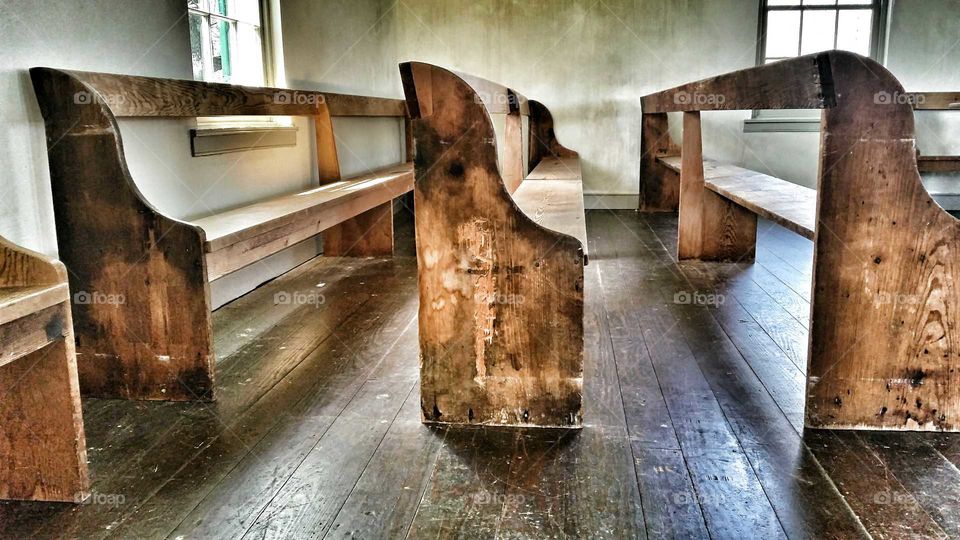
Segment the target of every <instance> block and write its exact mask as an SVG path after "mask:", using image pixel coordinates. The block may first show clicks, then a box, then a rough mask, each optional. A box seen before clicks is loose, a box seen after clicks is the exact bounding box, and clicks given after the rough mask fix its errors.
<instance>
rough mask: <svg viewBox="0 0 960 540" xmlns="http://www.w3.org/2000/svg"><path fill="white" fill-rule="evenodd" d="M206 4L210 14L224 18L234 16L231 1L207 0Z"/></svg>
mask: <svg viewBox="0 0 960 540" xmlns="http://www.w3.org/2000/svg"><path fill="white" fill-rule="evenodd" d="M207 2H209V3H210V13H216V14H217V15H224V16H226V17H233V16H234V13H233V12H234V9H233V0H207Z"/></svg>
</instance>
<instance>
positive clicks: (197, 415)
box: [0, 211, 960, 539]
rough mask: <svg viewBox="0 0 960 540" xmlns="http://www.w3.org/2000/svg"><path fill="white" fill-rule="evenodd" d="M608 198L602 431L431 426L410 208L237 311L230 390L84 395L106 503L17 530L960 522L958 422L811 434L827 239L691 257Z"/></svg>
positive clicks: (628, 534)
mask: <svg viewBox="0 0 960 540" xmlns="http://www.w3.org/2000/svg"><path fill="white" fill-rule="evenodd" d="M407 217H408V216H407ZM587 218H588V219H587V225H588V236H589V243H590V251H591V261H590V264H589V265H588V266H587V267H586V269H585V270H586V273H585V296H586V304H585V312H586V315H585V321H584V327H585V356H584V360H585V368H584V411H585V416H584V424H585V425H584V428H583V429H582V430H561V429H545V430H537V429H524V430H515V429H503V428H495V429H489V428H487V429H484V428H475V427H474V428H456V427H445V428H435V427H428V426H426V425H424V424H422V423H421V422H420V399H419V390H418V386H417V377H418V336H417V330H418V329H417V325H416V313H417V291H416V261H415V259H414V258H413V257H412V256H411V255H412V253H413V247H414V246H413V235H412V229H411V223H410V221H409V219H404V218H403V217H402V218H401V219H400V220H399V221H398V231H399V233H400V237H399V241H398V243H397V251H398V255H397V257H395V258H392V259H387V258H362V259H336V258H322V257H321V258H318V259H315V260H313V261H310V262H308V263H306V264H304V265H302V266H300V267H298V268H296V269H294V270H293V271H291V272H289V273H287V274H285V275H284V276H281V277H280V278H278V279H276V280H274V281H272V282H270V283H267V284H265V285H263V286H262V287H260V288H258V289H256V290H255V291H253V292H251V293H250V294H247V295H245V296H244V297H242V298H239V299H237V300H235V301H233V302H231V303H230V304H227V305H226V306H224V307H223V308H221V309H219V310H217V311H216V312H215V313H214V346H215V350H216V351H217V354H218V358H219V364H218V381H217V385H218V387H217V390H218V392H219V396H218V397H219V399H218V401H217V402H216V403H214V404H196V403H142V402H130V401H120V400H97V399H86V400H84V420H85V423H86V431H87V442H88V446H89V451H88V453H89V460H90V467H91V473H92V478H93V482H94V483H93V491H94V493H95V494H96V495H97V497H95V498H94V499H93V500H92V502H91V503H88V504H83V505H76V506H74V505H64V504H45V503H24V502H5V503H0V538H30V537H35V538H62V537H68V538H94V539H99V538H138V539H139V538H157V539H163V538H169V539H187V538H223V539H227V538H229V539H233V538H344V537H355V538H451V537H453V538H483V539H486V538H504V539H506V538H509V539H514V538H516V539H521V538H524V539H525V538H651V539H653V538H683V539H688V538H713V539H718V538H791V539H793V538H868V537H872V538H894V539H900V538H960V469H958V466H960V436H958V435H955V434H943V433H890V432H884V433H878V432H846V431H835V432H830V431H805V430H804V429H803V403H804V386H805V377H804V370H805V366H806V355H807V327H808V326H809V324H808V320H809V309H810V303H809V297H810V279H811V273H812V243H811V242H809V241H808V240H806V239H804V238H802V237H800V236H799V235H796V234H793V233H791V232H789V231H786V230H785V229H783V228H781V227H779V226H776V225H773V224H771V223H769V222H765V221H761V223H760V226H759V230H760V234H759V240H758V246H757V257H756V261H755V262H754V263H746V262H741V263H734V264H718V263H698V262H689V261H685V262H683V263H678V262H677V260H676V217H675V216H671V215H666V214H657V215H653V214H637V213H635V212H628V211H591V212H588V216H587ZM295 293H297V295H298V297H300V298H307V299H310V300H309V301H308V302H306V303H296V302H294V303H286V302H281V301H278V300H277V299H278V298H282V297H283V296H284V295H287V296H289V295H292V294H295ZM278 295H279V296H278Z"/></svg>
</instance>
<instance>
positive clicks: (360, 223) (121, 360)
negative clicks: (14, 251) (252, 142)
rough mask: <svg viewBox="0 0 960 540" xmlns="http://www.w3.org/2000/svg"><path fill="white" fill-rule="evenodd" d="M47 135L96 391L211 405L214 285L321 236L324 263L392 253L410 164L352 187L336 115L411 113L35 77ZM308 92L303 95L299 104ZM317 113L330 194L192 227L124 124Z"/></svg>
mask: <svg viewBox="0 0 960 540" xmlns="http://www.w3.org/2000/svg"><path fill="white" fill-rule="evenodd" d="M31 77H32V79H33V83H34V88H35V91H36V94H37V98H38V101H39V103H40V109H41V112H42V114H43V117H44V120H45V123H46V127H47V146H48V157H49V162H50V173H51V183H52V185H53V196H54V197H53V198H54V212H55V216H56V218H57V220H56V221H57V234H58V242H59V245H60V253H61V256H62V258H63V260H64V261H65V262H66V264H67V265H68V267H69V268H70V269H71V286H72V287H73V290H74V291H75V293H76V294H77V295H78V299H79V300H80V301H78V302H75V303H74V307H73V311H74V319H75V320H76V325H77V326H76V330H77V335H78V338H77V343H78V352H79V354H78V356H79V366H80V368H79V369H80V379H81V389H82V390H83V392H84V393H85V394H87V395H91V396H99V397H116V398H128V399H147V400H173V401H212V400H213V399H214V397H215V395H214V386H215V358H214V353H213V346H212V323H211V315H210V310H211V302H210V282H211V281H214V280H216V279H220V278H221V277H223V276H225V275H227V274H229V273H231V272H234V271H237V270H239V269H241V268H244V267H246V266H249V265H251V264H253V263H255V262H257V261H259V260H261V259H263V258H264V257H267V256H269V255H272V254H274V253H277V252H279V251H282V250H283V249H286V248H287V247H290V246H292V245H293V244H295V243H297V242H300V241H303V240H307V239H309V238H311V237H314V236H317V235H318V234H325V235H326V236H327V242H328V246H327V248H326V249H325V254H326V255H336V256H345V255H354V256H369V255H391V254H392V253H393V219H392V217H393V214H392V200H393V199H394V198H396V197H399V196H402V195H403V194H405V193H407V192H409V191H411V190H412V189H413V171H412V165H409V164H400V165H398V166H396V167H393V168H389V167H388V168H385V169H383V170H379V171H373V172H371V173H370V174H366V175H360V176H357V177H353V178H346V179H344V178H341V177H340V169H339V162H338V161H337V153H336V145H335V138H334V136H333V131H332V120H331V118H332V117H335V116H354V117H396V118H405V117H406V106H405V103H404V101H403V100H397V99H385V98H375V97H367V96H351V95H343V94H334V93H321V92H311V91H299V90H288V89H277V88H248V87H241V86H231V85H224V84H214V83H205V82H198V81H181V80H173V79H160V78H153V77H139V76H130V75H115V74H108V73H90V72H79V71H63V70H56V69H50V68H34V69H32V70H31ZM293 94H297V95H296V96H295V98H293V97H291V96H292V95H293ZM244 115H254V116H256V115H280V116H284V115H286V116H309V117H311V118H313V119H314V124H315V127H316V135H317V156H318V169H319V170H318V176H319V179H320V184H321V185H320V186H318V187H317V188H315V189H311V190H308V191H306V192H300V193H292V194H286V195H284V196H280V197H277V198H274V199H271V200H269V201H261V202H257V203H253V204H250V205H247V206H245V207H242V208H238V209H234V210H230V211H226V212H221V213H219V214H216V215H214V216H208V217H207V218H203V219H199V220H196V221H195V222H193V223H187V222H184V221H180V220H177V219H173V218H171V217H168V216H165V215H163V214H162V213H161V212H159V211H158V210H157V209H156V208H154V207H153V206H152V205H151V204H150V203H149V202H148V201H146V199H145V198H144V197H143V196H142V194H141V193H140V192H139V190H138V189H137V186H136V184H135V182H134V180H133V179H132V178H131V176H130V173H129V171H128V169H127V165H126V161H125V156H124V151H123V143H122V141H121V136H120V132H119V129H118V125H117V118H121V117H141V118H190V117H198V116H244Z"/></svg>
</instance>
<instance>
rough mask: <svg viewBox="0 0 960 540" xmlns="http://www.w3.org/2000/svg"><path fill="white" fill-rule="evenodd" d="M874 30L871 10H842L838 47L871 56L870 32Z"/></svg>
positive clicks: (838, 30) (838, 31)
mask: <svg viewBox="0 0 960 540" xmlns="http://www.w3.org/2000/svg"><path fill="white" fill-rule="evenodd" d="M872 31H873V12H872V11H871V10H844V11H841V12H840V26H839V28H838V29H837V48H838V49H843V50H845V51H851V52H855V53H857V54H862V55H863V56H870V34H871V33H872Z"/></svg>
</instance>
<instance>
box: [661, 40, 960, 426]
mask: <svg viewBox="0 0 960 540" xmlns="http://www.w3.org/2000/svg"><path fill="white" fill-rule="evenodd" d="M718 95H721V96H723V98H724V99H713V100H709V99H689V98H690V96H718ZM681 96H682V97H685V98H687V99H679V98H680V97H681ZM890 96H909V94H907V93H906V92H904V90H903V88H902V86H901V85H900V83H899V82H898V81H897V80H896V78H894V77H893V75H891V74H890V73H889V71H887V70H886V69H885V68H883V67H882V66H880V65H879V64H877V63H876V62H873V61H871V60H869V59H866V58H863V57H860V56H857V55H855V54H852V53H847V52H841V51H830V52H826V53H819V54H815V55H809V56H804V57H799V58H796V59H791V60H786V61H782V62H778V63H774V64H770V65H767V66H761V67H758V68H751V69H747V70H742V71H738V72H734V73H730V74H726V75H720V76H718V77H714V78H711V79H705V80H703V81H698V82H695V83H690V84H687V85H683V86H680V87H677V88H674V89H670V90H666V91H663V92H658V93H657V94H652V95H650V96H646V97H644V98H643V109H644V113H645V115H652V114H665V113H667V112H683V113H684V115H685V125H684V128H685V129H684V141H683V146H682V151H681V157H680V158H679V160H677V159H675V158H665V157H660V158H657V160H658V161H659V162H660V163H662V164H664V165H665V166H672V167H673V168H674V169H677V172H678V173H679V175H680V178H681V182H680V184H681V189H680V197H679V211H680V224H681V237H682V238H681V239H680V241H679V243H680V245H681V246H683V245H685V244H689V245H692V246H693V248H690V249H686V257H687V258H703V259H708V260H709V259H724V258H725V257H724V256H718V254H717V253H712V252H710V250H709V249H706V248H704V247H703V246H704V245H705V242H706V239H708V238H709V237H710V236H711V235H713V236H723V235H724V234H726V233H725V232H724V231H725V230H724V228H723V220H722V219H719V218H718V217H716V216H712V215H711V214H712V213H711V212H710V211H708V210H707V207H708V206H709V205H708V204H706V203H705V202H704V200H705V199H706V198H707V197H708V196H707V195H706V194H708V193H709V194H712V195H714V196H717V197H719V198H722V199H723V200H724V201H725V203H726V204H730V205H735V206H737V207H739V208H741V209H744V210H746V211H749V212H751V213H753V214H755V215H760V216H763V217H765V218H768V219H771V220H773V221H775V222H777V223H779V224H781V225H784V226H785V227H787V228H789V229H791V230H793V231H794V232H797V233H798V234H801V235H803V236H805V237H806V238H809V239H811V240H813V241H814V248H815V249H814V275H813V284H812V295H811V297H812V301H811V324H810V347H809V356H808V365H807V395H806V408H805V424H806V426H807V427H809V428H824V429H873V430H913V431H933V430H941V431H960V416H958V415H960V370H958V369H957V367H958V362H960V338H958V336H957V335H956V328H958V327H960V289H958V284H960V282H958V279H960V275H958V273H960V266H958V263H957V262H956V260H955V259H956V258H955V257H953V256H952V254H953V253H955V252H956V251H957V250H958V249H960V245H958V243H960V222H958V220H956V219H955V218H953V217H952V216H950V215H949V214H948V213H947V212H945V211H944V210H943V209H941V208H940V207H939V206H938V205H937V204H936V203H935V202H934V201H933V199H932V198H931V197H930V195H929V193H927V191H926V189H925V188H924V187H923V184H922V181H921V178H920V170H919V164H918V159H917V152H916V141H915V133H914V131H915V130H914V109H915V108H921V107H915V103H914V102H913V101H912V100H910V99H899V98H898V99H892V100H891V99H889V97H890ZM885 98H886V99H885ZM934 98H935V99H931V100H930V101H929V102H928V106H927V108H930V107H933V108H937V107H939V108H948V105H947V104H948V102H950V103H952V102H954V101H955V96H953V95H948V96H934ZM766 108H791V109H794V108H807V109H823V113H822V135H821V149H820V163H819V179H818V189H817V190H816V191H815V192H814V191H813V190H809V189H807V188H803V187H801V186H796V185H791V184H788V183H787V182H785V181H783V180H779V179H775V178H772V177H769V176H766V175H762V174H760V173H754V172H752V171H746V170H744V169H739V168H736V167H731V166H725V165H719V166H718V165H716V164H709V163H708V164H707V166H706V167H705V166H704V162H703V159H702V155H701V154H700V129H699V115H700V111H711V110H747V109H766ZM688 130H689V131H690V132H689V133H688ZM654 141H655V139H654ZM705 169H706V172H705V173H704V171H705ZM738 169H739V170H738ZM685 183H689V184H690V185H689V186H685V185H684V184H685ZM688 187H689V188H691V189H692V191H690V193H692V194H693V196H692V197H689V198H688V200H687V201H685V200H684V198H685V196H684V194H685V190H686V189H687V188H688ZM698 193H699V194H700V195H701V198H702V199H701V200H700V201H698V200H697V194H698ZM688 203H690V204H688ZM698 242H699V244H698ZM698 249H699V250H700V252H699V253H698V252H697V250H698Z"/></svg>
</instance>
